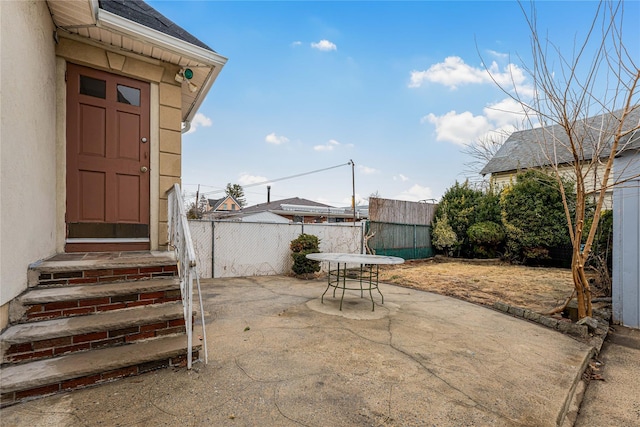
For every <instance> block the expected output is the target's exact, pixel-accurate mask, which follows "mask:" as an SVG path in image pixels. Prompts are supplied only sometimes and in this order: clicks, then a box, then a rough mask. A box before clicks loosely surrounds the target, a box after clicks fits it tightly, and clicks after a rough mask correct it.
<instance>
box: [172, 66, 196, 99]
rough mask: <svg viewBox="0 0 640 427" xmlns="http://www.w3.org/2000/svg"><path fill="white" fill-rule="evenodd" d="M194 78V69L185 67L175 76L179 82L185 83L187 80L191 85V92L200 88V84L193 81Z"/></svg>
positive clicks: (189, 85)
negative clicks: (197, 84)
mask: <svg viewBox="0 0 640 427" xmlns="http://www.w3.org/2000/svg"><path fill="white" fill-rule="evenodd" d="M192 78H193V70H192V69H191V68H183V69H181V70H179V71H178V72H177V73H176V75H175V77H174V79H175V81H177V82H178V83H184V82H185V80H186V82H187V85H188V87H189V92H192V93H193V92H195V91H197V90H198V86H196V85H195V84H193V83H191V79H192Z"/></svg>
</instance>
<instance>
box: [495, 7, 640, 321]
mask: <svg viewBox="0 0 640 427" xmlns="http://www.w3.org/2000/svg"><path fill="white" fill-rule="evenodd" d="M623 6H624V5H623V2H622V1H602V2H600V3H598V4H597V6H596V10H595V14H594V18H593V20H592V21H591V23H590V26H589V31H588V33H587V35H586V36H585V37H584V39H583V40H581V41H576V42H575V45H574V49H573V52H571V56H568V55H567V54H566V53H564V52H561V50H560V49H559V48H558V47H557V46H556V45H554V44H553V43H552V42H551V41H549V40H547V39H544V38H543V34H542V33H541V31H540V30H539V29H538V25H537V16H536V9H535V5H534V3H533V2H532V3H531V9H530V10H529V11H527V10H525V7H524V6H523V5H522V4H520V7H521V9H522V11H523V13H524V15H525V18H526V22H527V25H528V29H529V31H530V33H531V53H532V64H531V65H530V66H528V65H526V64H525V65H524V70H525V72H526V73H527V74H528V75H529V76H530V77H531V79H532V82H533V83H532V84H533V93H534V95H533V98H532V99H531V100H529V99H526V98H525V97H524V96H523V95H522V93H521V92H518V91H517V90H513V88H507V87H505V86H504V85H501V84H498V82H496V83H497V84H498V85H499V86H500V87H501V89H502V90H503V91H504V92H505V93H507V94H508V95H509V96H511V97H512V98H513V99H515V100H516V101H518V102H519V103H521V105H522V106H523V110H524V111H528V112H530V113H531V116H530V117H529V121H530V126H539V129H537V131H539V132H537V136H538V139H537V143H538V145H539V147H540V151H541V153H542V154H543V156H544V158H545V159H546V163H547V165H548V167H549V169H550V170H551V173H552V174H553V175H554V176H555V177H556V179H557V180H558V182H559V183H560V182H561V179H562V177H563V176H564V177H566V176H570V178H571V179H573V180H575V185H576V187H575V189H576V195H575V201H574V200H573V197H570V195H568V194H566V193H565V191H564V186H562V185H559V188H560V191H561V193H562V199H563V204H564V209H565V215H566V220H567V226H568V229H569V234H570V238H571V243H572V247H573V248H572V261H571V268H572V273H573V274H572V275H573V284H574V288H575V289H574V294H575V295H576V298H577V302H578V317H579V318H584V317H586V316H591V314H592V309H591V298H592V296H591V288H590V286H589V281H588V279H587V276H586V274H585V264H586V263H587V258H588V257H589V254H590V252H591V248H592V244H593V242H594V237H595V235H596V229H597V227H598V224H599V220H600V215H601V212H602V210H603V206H604V203H605V198H606V196H607V191H610V190H611V189H612V187H613V186H615V185H618V184H620V182H616V180H615V177H614V176H613V163H614V158H615V157H616V156H617V155H618V154H620V153H621V152H622V151H623V150H625V149H627V148H629V145H630V144H636V145H637V144H638V138H640V132H638V130H639V129H640V123H639V117H640V105H639V104H638V100H639V96H640V91H639V85H638V83H639V81H640V69H639V68H638V65H637V63H636V62H635V61H636V60H637V58H635V59H634V58H633V57H632V56H631V54H630V53H629V51H628V50H627V48H626V46H625V42H624V40H625V39H624V37H623V33H622V23H623V17H624V15H623ZM494 81H495V79H494ZM636 132H638V133H637V134H636ZM567 170H569V171H570V173H569V174H568V173H567V172H566V171H567ZM594 183H595V184H594ZM591 202H593V204H594V205H595V208H593V209H591V208H590V207H589V205H590V204H591ZM569 299H571V298H569ZM565 306H566V304H565ZM562 308H564V307H562ZM559 309H560V308H558V310H559Z"/></svg>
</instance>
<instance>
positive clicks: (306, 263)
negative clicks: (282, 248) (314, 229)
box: [289, 233, 320, 276]
mask: <svg viewBox="0 0 640 427" xmlns="http://www.w3.org/2000/svg"><path fill="white" fill-rule="evenodd" d="M289 247H290V248H291V251H292V252H293V253H292V254H291V256H292V257H293V267H291V269H292V270H293V272H294V273H295V274H296V275H299V276H303V275H307V276H308V275H312V274H313V273H316V272H318V271H320V263H319V262H318V261H313V260H310V259H308V258H307V254H313V253H318V252H320V249H319V247H320V240H319V239H318V236H314V235H313V234H304V233H303V234H301V235H300V236H298V238H297V239H294V240H292V241H291V244H290V246H289Z"/></svg>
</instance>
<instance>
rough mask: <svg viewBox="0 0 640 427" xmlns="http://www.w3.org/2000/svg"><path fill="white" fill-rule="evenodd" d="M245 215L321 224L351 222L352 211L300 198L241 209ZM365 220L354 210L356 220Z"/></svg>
mask: <svg viewBox="0 0 640 427" xmlns="http://www.w3.org/2000/svg"><path fill="white" fill-rule="evenodd" d="M242 212H243V213H244V214H245V215H248V214H254V213H258V212H271V213H274V214H277V215H280V216H282V217H284V218H286V219H288V220H290V221H292V222H302V223H306V224H310V223H323V222H353V210H351V209H347V208H334V207H333V206H329V205H325V204H324V203H319V202H314V201H312V200H308V199H302V198H300V197H292V198H289V199H282V200H277V201H274V202H267V203H260V204H257V205H254V206H249V207H246V208H243V209H242ZM364 218H366V217H365V216H363V215H362V214H361V212H360V211H358V210H356V220H361V219H364Z"/></svg>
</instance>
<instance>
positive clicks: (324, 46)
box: [311, 39, 338, 52]
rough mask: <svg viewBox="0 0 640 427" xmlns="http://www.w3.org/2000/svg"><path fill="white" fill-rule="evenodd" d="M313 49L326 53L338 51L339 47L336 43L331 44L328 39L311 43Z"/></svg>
mask: <svg viewBox="0 0 640 427" xmlns="http://www.w3.org/2000/svg"><path fill="white" fill-rule="evenodd" d="M311 47H312V48H314V49H318V50H322V51H324V52H328V51H331V50H337V49H338V47H337V46H336V45H335V44H334V43H331V42H330V41H329V40H326V39H323V40H320V41H319V42H317V43H311Z"/></svg>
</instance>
